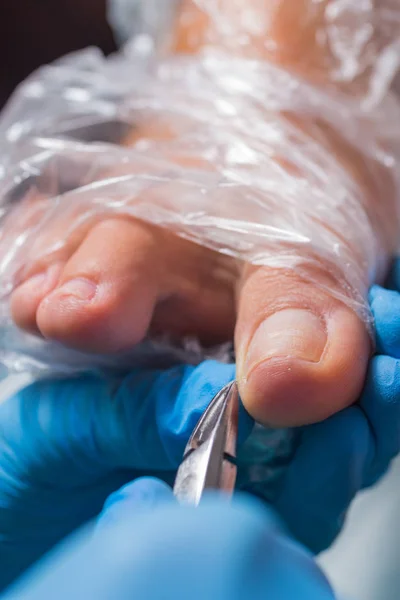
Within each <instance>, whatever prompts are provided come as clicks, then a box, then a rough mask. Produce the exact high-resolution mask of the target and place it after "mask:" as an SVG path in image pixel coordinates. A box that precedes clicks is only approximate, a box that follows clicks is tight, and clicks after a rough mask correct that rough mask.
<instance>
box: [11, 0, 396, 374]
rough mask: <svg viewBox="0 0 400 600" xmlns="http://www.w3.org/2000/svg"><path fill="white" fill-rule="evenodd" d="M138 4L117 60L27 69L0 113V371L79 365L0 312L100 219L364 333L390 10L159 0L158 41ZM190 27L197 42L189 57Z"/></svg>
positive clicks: (382, 148) (382, 226)
mask: <svg viewBox="0 0 400 600" xmlns="http://www.w3.org/2000/svg"><path fill="white" fill-rule="evenodd" d="M136 4H137V8H138V10H139V12H140V10H143V11H145V12H146V18H145V19H143V20H142V21H139V22H143V23H145V24H146V28H145V31H143V32H141V31H140V27H139V26H137V27H136V29H137V30H132V31H133V33H134V36H133V37H132V39H131V40H130V41H129V42H128V44H127V45H126V46H125V47H124V49H123V50H122V51H121V52H120V53H119V54H117V55H114V56H112V57H110V58H108V59H106V58H104V57H103V56H102V55H101V53H100V52H98V51H96V50H94V49H89V50H86V51H82V52H79V53H77V54H74V55H71V56H68V57H66V58H65V59H62V60H60V61H58V62H57V63H55V64H53V65H51V66H47V67H44V68H42V69H40V70H39V71H38V72H37V73H35V74H34V75H33V76H31V77H30V78H29V79H28V80H27V81H26V82H25V83H23V84H22V85H21V86H20V88H19V89H18V90H17V92H16V93H15V95H14V97H13V98H12V99H11V101H10V103H9V105H8V107H7V108H6V110H5V111H4V113H3V115H2V119H1V121H0V227H1V230H0V319H1V327H2V331H3V334H2V341H1V350H0V360H1V361H2V362H3V363H4V364H6V365H7V366H8V368H10V369H12V368H14V369H26V368H34V369H36V368H39V369H46V368H47V366H48V365H50V364H51V365H52V367H53V368H59V369H62V370H63V369H65V368H71V369H72V370H76V369H80V368H87V366H88V365H91V364H92V359H91V357H88V356H83V355H81V354H79V353H73V352H72V351H68V350H65V349H62V348H60V347H58V346H57V347H56V346H54V345H50V344H49V343H47V342H44V341H42V340H40V339H36V338H34V337H33V336H29V335H23V334H22V333H21V332H19V331H18V330H17V328H16V327H15V326H14V325H13V323H12V319H11V316H10V308H9V307H10V296H11V294H12V292H13V290H14V289H15V286H16V285H18V283H19V282H20V281H21V280H22V279H23V276H24V273H26V272H27V271H28V270H29V269H30V268H31V267H32V265H34V264H35V262H36V263H40V262H41V261H43V260H46V261H48V260H49V259H50V258H51V256H52V255H53V254H54V255H56V254H57V253H58V252H59V251H60V249H61V248H62V247H63V246H64V245H66V244H68V243H69V240H71V238H72V237H73V236H74V235H75V234H76V232H77V231H78V230H79V229H80V228H86V227H88V226H90V224H91V223H92V222H94V221H97V220H98V219H99V218H103V217H106V216H107V215H113V214H118V215H128V216H130V217H133V218H137V219H141V220H144V221H146V222H150V223H152V224H155V225H159V226H161V227H164V228H167V229H169V230H170V231H173V232H175V233H176V234H177V235H179V236H182V237H184V238H186V239H188V240H191V241H193V242H195V243H197V244H200V245H203V246H206V247H208V248H210V249H212V250H214V251H216V252H221V253H224V254H226V255H229V256H231V257H232V258H233V259H237V260H238V261H239V263H240V264H242V263H243V262H248V263H253V264H255V265H268V266H272V267H275V268H284V269H296V271H297V272H298V273H299V274H300V275H302V276H304V277H306V278H308V279H314V278H315V280H316V283H317V284H318V285H323V286H324V287H326V289H327V290H328V291H329V292H330V293H331V294H333V295H335V296H336V297H338V298H340V299H341V300H342V301H343V302H345V303H347V304H348V305H350V306H351V307H352V308H354V310H355V311H357V312H358V314H359V315H360V317H361V318H362V319H364V320H365V322H366V324H367V325H368V324H370V321H369V319H370V316H369V312H368V309H367V306H366V301H365V299H366V294H367V290H368V287H369V286H370V285H371V283H373V282H375V281H380V280H381V279H382V277H383V276H384V274H385V271H386V268H387V264H388V259H389V257H390V255H391V254H393V252H394V251H395V250H396V247H397V240H398V233H399V218H400V209H399V183H400V181H399V180H400V172H399V156H400V154H399V149H400V105H399V102H398V100H397V96H396V94H395V93H394V92H393V91H392V90H391V88H392V81H393V80H394V77H395V74H396V71H397V68H398V62H399V60H400V47H399V39H400V26H399V25H400V6H399V2H398V0H385V1H384V2H381V3H379V5H378V6H379V7H378V8H377V7H375V3H374V2H372V0H371V1H369V0H362V1H361V0H360V1H359V2H350V0H332V1H327V0H322V1H318V2H314V1H312V0H302V1H301V2H300V1H299V2H297V3H293V2H289V1H285V0H281V1H278V0H253V1H252V2H249V1H248V2H242V1H241V0H235V1H233V0H229V1H228V0H197V1H196V2H186V3H185V2H183V4H182V6H181V5H180V3H179V2H172V3H171V11H170V12H168V11H165V15H168V19H167V17H165V19H166V20H167V22H168V27H167V28H165V27H161V28H160V13H159V12H158V13H157V12H156V11H157V6H158V4H157V3H154V2H146V1H145V0H143V2H142V3H136ZM294 4H296V8H295V9H294V10H293V11H292V12H290V11H289V7H293V6H294ZM156 5H157V6H156ZM186 5H187V6H186ZM228 5H229V6H230V7H231V8H230V9H229V10H228V9H227V6H228ZM185 6H186V8H185ZM151 7H153V9H154V10H153V13H152V12H151V10H152V9H151ZM300 8H301V11H300V12H299V9H300ZM172 9H173V10H172ZM179 11H182V12H181V17H180V18H178V17H177V14H179ZM198 11H200V12H201V14H202V15H203V17H204V19H206V21H207V27H206V28H205V31H206V33H204V36H203V37H204V39H203V40H202V42H201V43H202V46H203V49H202V51H201V52H196V53H192V52H193V51H194V49H193V48H192V47H191V45H192V42H193V44H195V43H198V42H199V39H198V38H196V39H195V38H193V36H191V35H186V34H185V31H186V29H187V28H189V29H190V27H192V26H193V21H191V19H193V15H196V12H198ZM138 14H139V13H138ZM143 14H144V13H143ZM152 14H154V16H155V17H157V18H155V20H154V22H152V19H151V16H152ZM261 17H263V18H261ZM300 17H301V18H300ZM163 22H164V21H163ZM285 23H286V25H285ZM164 24H165V23H164ZM161 30H162V36H161ZM166 31H168V35H166ZM174 32H175V33H174ZM189 33H190V31H189ZM185 35H186V38H185ZM199 35H200V34H199ZM201 35H203V34H201ZM160 36H161V37H162V40H163V41H162V43H159V44H157V43H153V42H154V40H155V39H156V38H158V37H160ZM182 38H185V39H186V41H187V43H186V42H185V43H184V44H182V43H180V42H179V39H182ZM288 39H290V43H289V42H288ZM177 40H178V42H177ZM196 40H197V41H196ZM156 41H159V40H158V39H157V40H156ZM260 44H261V46H260ZM181 46H182V47H181ZM168 48H169V50H168ZM301 48H303V50H304V51H303V54H302V53H301V52H300V50H301ZM184 51H185V52H184ZM316 52H317V54H316ZM321 272H324V273H326V274H327V276H326V277H324V278H321V277H320V276H319V275H320V273H321ZM146 343H147V342H146ZM150 346H151V347H153V346H152V345H151V344H150ZM161 347H162V351H161V354H162V355H163V353H164V352H165V349H166V347H167V346H165V345H164V344H163V343H161ZM143 348H144V347H143V346H141V347H140V349H139V350H138V349H134V350H133V351H132V352H133V354H132V355H131V354H129V356H128V357H127V359H126V361H127V364H132V361H134V360H136V359H133V358H132V356H133V355H135V356H136V355H137V354H138V353H139V354H141V351H142V349H143ZM150 353H151V352H150ZM167 353H168V352H167ZM177 353H178V354H177V355H176V357H175V359H176V360H181V359H182V357H184V358H185V359H186V360H190V361H194V362H196V361H197V360H199V357H201V356H202V351H201V349H199V348H198V347H195V346H190V348H189V349H188V348H187V346H184V347H183V348H182V349H177ZM175 359H174V360H175ZM95 362H96V365H97V366H101V367H104V366H107V365H113V364H115V363H117V364H118V365H119V366H121V365H122V364H125V363H124V361H122V359H121V357H117V358H115V357H110V358H108V357H104V358H103V359H101V360H97V359H96V361H95Z"/></svg>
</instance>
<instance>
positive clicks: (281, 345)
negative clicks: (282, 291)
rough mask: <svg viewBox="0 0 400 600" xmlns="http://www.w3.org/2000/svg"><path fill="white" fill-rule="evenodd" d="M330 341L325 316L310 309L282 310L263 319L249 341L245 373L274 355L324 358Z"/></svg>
mask: <svg viewBox="0 0 400 600" xmlns="http://www.w3.org/2000/svg"><path fill="white" fill-rule="evenodd" d="M326 341H327V332H326V326H325V324H324V322H323V320H322V319H320V318H319V317H317V316H316V315H314V314H313V313H312V312H310V311H309V310H304V309H285V310H281V311H279V312H277V313H275V314H273V315H271V316H270V317H268V318H267V319H266V320H265V321H263V322H262V323H261V325H260V326H259V327H258V329H257V330H256V332H255V334H254V336H253V339H252V341H251V343H250V346H249V349H248V352H247V357H246V361H245V368H244V376H245V377H246V378H247V377H248V376H249V375H250V373H251V371H253V369H255V368H256V367H257V366H258V365H259V364H260V363H262V362H264V361H265V360H267V359H269V358H272V357H280V358H283V357H285V358H295V359H299V360H304V361H307V362H314V363H316V362H318V361H319V360H320V359H321V356H322V353H323V351H324V348H325V345H326Z"/></svg>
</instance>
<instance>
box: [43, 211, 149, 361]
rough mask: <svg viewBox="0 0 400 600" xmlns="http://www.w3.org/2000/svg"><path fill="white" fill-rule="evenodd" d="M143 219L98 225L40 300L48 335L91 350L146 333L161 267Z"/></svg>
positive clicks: (128, 342)
mask: <svg viewBox="0 0 400 600" xmlns="http://www.w3.org/2000/svg"><path fill="white" fill-rule="evenodd" d="M160 266H161V265H160V262H159V252H158V249H157V244H156V243H155V239H154V237H153V236H152V234H151V231H150V230H149V228H147V227H146V226H145V225H143V224H141V223H138V222H135V221H131V220H128V219H125V220H123V219H109V220H106V221H103V222H102V223H99V224H98V225H95V226H94V227H93V228H92V229H91V230H90V231H89V233H88V234H87V236H86V238H85V239H84V241H83V242H82V244H81V245H80V247H79V248H78V250H77V251H76V252H75V253H74V254H73V255H72V257H71V258H70V260H69V261H68V262H67V264H66V265H65V268H64V270H63V273H62V275H61V278H60V282H59V285H58V287H57V288H56V289H55V290H54V291H53V292H52V293H51V294H49V295H48V296H46V298H45V299H44V300H43V301H42V302H41V303H40V305H39V306H38V309H37V315H36V317H37V324H38V327H39V330H40V332H41V333H42V334H43V335H44V336H45V337H46V338H49V339H53V340H57V341H60V342H62V343H64V344H67V345H69V346H71V347H75V348H79V349H82V350H87V351H92V352H97V351H99V350H100V351H101V352H116V351H120V350H124V349H127V348H128V347H130V346H132V345H133V344H135V343H137V342H139V341H140V340H141V339H143V337H144V336H145V334H146V332H147V329H148V327H149V323H150V320H151V317H152V314H153V310H154V305H155V302H156V300H157V296H158V290H157V281H158V280H159V277H158V272H159V269H160Z"/></svg>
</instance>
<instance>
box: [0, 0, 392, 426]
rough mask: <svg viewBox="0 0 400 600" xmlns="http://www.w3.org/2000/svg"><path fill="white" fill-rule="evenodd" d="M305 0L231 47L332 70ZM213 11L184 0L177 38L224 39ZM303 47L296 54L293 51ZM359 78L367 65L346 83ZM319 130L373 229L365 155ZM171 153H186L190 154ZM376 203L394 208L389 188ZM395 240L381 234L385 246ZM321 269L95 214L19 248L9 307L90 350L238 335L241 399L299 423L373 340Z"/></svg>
mask: <svg viewBox="0 0 400 600" xmlns="http://www.w3.org/2000/svg"><path fill="white" fill-rule="evenodd" d="M310 3H311V4H314V3H313V2H312V0H301V2H300V1H299V2H297V3H293V2H292V1H291V0H287V1H282V2H281V3H279V4H280V9H279V10H275V9H274V10H273V6H274V5H276V3H275V2H273V1H272V0H271V2H270V3H268V2H265V1H264V2H263V4H264V6H270V8H271V11H270V15H269V17H270V18H269V20H268V23H269V24H268V28H269V30H268V31H269V32H268V35H269V37H270V38H271V39H273V40H275V42H277V43H275V46H274V47H275V51H274V52H270V51H269V50H266V45H265V43H264V42H265V35H266V34H265V31H264V32H263V31H261V33H260V34H257V35H254V39H253V40H252V43H248V44H246V46H245V47H244V48H243V50H240V49H239V50H238V48H237V47H236V46H235V51H236V52H239V54H240V53H241V52H243V53H245V54H246V53H250V54H251V55H253V56H256V57H257V58H259V59H260V58H261V59H265V60H271V61H275V62H276V63H277V64H280V65H281V66H284V67H285V68H288V69H291V70H293V71H296V70H297V71H299V70H301V71H302V75H304V74H306V75H307V76H308V78H309V80H311V81H312V82H313V83H315V84H316V85H318V84H319V83H320V82H321V81H323V80H324V78H325V79H328V78H329V69H330V68H331V67H332V64H333V57H330V56H329V55H328V54H327V55H326V56H323V55H322V54H321V52H319V53H317V54H315V47H314V43H315V39H316V35H315V32H316V30H317V29H318V27H320V25H321V22H320V21H321V20H322V19H323V15H324V10H323V9H324V6H325V4H327V3H326V2H324V1H323V2H319V3H318V10H316V11H314V13H313V19H312V20H311V21H309V22H308V23H307V26H304V27H303V28H299V26H298V19H296V14H297V12H296V11H297V8H296V10H293V7H294V4H296V7H298V9H299V10H300V9H302V10H308V8H309V6H308V5H309V4H310ZM217 4H218V6H219V10H220V11H222V12H223V13H224V11H225V14H226V16H227V18H232V20H233V22H234V21H235V19H236V18H239V17H240V11H239V12H238V14H236V13H235V6H236V7H237V6H239V4H240V3H239V4H238V2H237V1H236V2H229V1H225V0H220V2H219V3H216V5H217ZM243 4H245V3H243ZM247 5H248V6H249V7H250V8H254V10H255V11H257V10H258V9H257V6H258V5H260V2H259V0H247ZM230 7H231V8H230ZM232 7H233V8H232ZM264 16H265V15H264ZM267 16H268V15H267ZM297 16H298V15H297ZM215 22H216V21H213V20H212V19H210V18H209V16H208V15H206V14H205V13H204V12H203V11H201V9H200V8H199V7H198V6H197V4H196V3H194V2H191V1H190V0H188V1H187V2H184V3H183V8H182V12H181V14H180V17H179V18H178V20H177V24H176V31H175V34H174V36H173V51H174V52H176V53H182V52H185V53H192V54H196V53H197V52H198V51H200V50H201V49H202V48H203V47H204V46H205V45H207V44H212V45H218V44H220V45H221V47H228V48H229V47H230V43H231V42H232V39H231V38H229V36H228V37H227V38H225V37H224V36H222V35H221V33H220V31H219V30H218V31H214V29H213V28H214V27H215ZM294 31H296V32H297V35H293V32H294ZM278 42H279V43H278ZM277 48H278V49H279V51H277V50H276V49H277ZM326 52H327V53H328V50H326ZM299 53H301V55H302V56H303V60H302V61H298V63H297V62H296V60H295V57H297V56H298V54H299ZM316 56H318V60H317V59H316V58H315V57H316ZM307 65H308V67H307ZM360 82H361V83H360ZM346 85H347V84H346ZM361 88H362V76H360V79H359V80H357V85H356V88H355V89H356V90H359V89H361ZM169 135H170V134H169V132H168V130H164V129H163V127H162V126H160V127H159V128H158V127H157V126H154V125H153V126H152V127H146V125H145V124H144V125H143V127H142V128H141V129H139V131H136V132H135V133H134V134H132V135H131V136H129V137H128V138H127V139H126V140H125V142H124V143H125V144H126V145H129V146H131V145H134V144H137V143H138V141H140V140H141V139H147V140H148V139H150V140H152V141H153V142H154V141H155V140H157V139H165V137H167V138H168V136H169ZM327 136H328V138H329V140H330V144H331V147H332V151H333V152H335V154H336V156H337V157H338V160H339V161H340V162H341V164H342V165H344V166H345V168H346V170H347V171H348V173H349V174H350V175H351V177H353V178H354V180H355V181H356V182H357V184H358V185H359V187H360V189H361V190H362V192H363V198H362V202H363V203H364V205H365V210H366V212H367V213H372V214H375V213H376V215H377V218H376V219H375V220H376V223H377V228H379V227H380V220H379V218H378V216H379V214H378V212H377V210H378V209H377V208H376V199H375V198H374V197H373V194H372V193H371V192H370V189H371V186H370V181H369V175H368V168H367V167H368V165H366V164H365V161H364V160H363V158H362V157H361V156H360V155H359V154H358V153H357V151H356V150H355V149H353V148H350V147H349V146H346V145H345V144H344V143H343V141H342V140H341V139H339V138H338V139H337V136H336V134H334V133H333V132H332V133H331V134H330V133H329V132H327ZM177 161H178V162H179V164H185V159H182V158H177ZM390 185H391V183H390V182H388V185H387V190H388V189H389V188H390ZM45 205H46V198H43V197H41V196H40V195H39V194H34V193H33V194H31V195H30V197H29V198H26V199H25V200H24V201H23V202H22V203H21V204H20V206H19V207H18V208H17V209H16V210H15V211H14V213H12V214H11V217H10V219H9V221H8V224H7V228H6V234H5V235H6V236H10V238H12V237H13V236H15V234H16V232H17V231H21V229H23V227H24V226H27V225H29V224H31V223H34V222H35V219H38V218H39V217H40V215H41V214H42V211H43V210H45ZM384 209H385V210H386V211H389V212H390V211H394V201H393V194H391V193H389V192H388V193H387V203H386V205H385V207H384ZM374 211H375V212H374ZM78 212H79V209H78ZM72 216H73V217H76V214H74V215H72ZM72 216H71V218H72ZM389 221H390V219H389ZM67 225H68V224H67V223H65V216H60V219H59V220H57V218H55V219H53V221H52V224H51V227H50V228H49V229H48V230H46V231H45V232H44V233H42V234H41V236H40V237H39V239H37V240H35V245H36V248H35V252H34V253H33V254H40V252H37V250H38V248H40V246H41V245H42V246H43V247H46V246H48V245H52V244H53V243H56V242H57V240H59V239H60V238H62V237H63V232H64V231H65V228H66V226H67ZM391 235H392V234H391ZM382 237H384V236H382ZM389 237H390V236H389ZM390 250H391V248H390V243H389V242H388V246H387V248H386V253H387V257H388V256H389V253H390ZM329 277H330V276H329V274H328V266H327V268H326V271H325V270H324V268H323V263H322V268H320V269H319V270H318V271H316V272H315V273H314V274H313V278H312V279H313V280H314V282H312V279H311V278H310V279H305V278H302V277H300V275H299V274H297V273H296V272H294V271H293V270H291V269H274V268H270V267H263V266H254V265H249V264H245V263H242V262H240V261H237V260H234V259H232V258H230V257H227V256H224V255H222V254H218V253H216V252H213V251H211V250H209V249H207V248H204V247H201V246H198V245H196V244H194V243H191V242H188V241H186V240H184V239H181V238H178V237H176V236H174V235H173V234H172V233H170V232H168V231H167V230H164V229H161V228H158V227H155V226H152V225H149V224H146V223H144V222H141V221H139V220H135V219H132V218H129V217H125V216H115V215H114V216H112V215H105V216H104V215H103V216H101V215H100V216H99V217H98V218H97V219H96V220H95V221H90V222H87V223H86V224H85V225H84V226H82V227H80V228H77V230H76V231H75V232H74V234H73V235H72V236H70V237H69V238H68V240H67V242H66V244H65V245H64V246H63V247H62V248H60V249H58V250H56V251H55V252H53V253H52V254H51V255H49V256H45V257H44V258H42V259H40V260H35V261H33V263H30V262H29V261H27V264H26V266H25V268H24V269H23V271H22V272H21V273H20V275H19V280H18V282H17V283H18V285H17V286H16V288H15V290H14V292H13V294H12V298H11V308H12V315H13V318H14V320H15V322H16V324H17V325H18V326H19V327H21V328H22V329H24V330H26V331H28V332H30V333H34V334H37V335H41V336H43V337H44V338H47V339H51V340H56V341H58V342H61V343H63V344H65V345H67V346H70V347H73V348H78V349H82V350H85V351H90V352H95V353H98V352H100V353H102V352H107V353H108V352H119V351H122V350H125V349H128V348H130V347H132V346H133V345H134V344H137V343H139V342H140V341H141V340H143V338H144V337H145V336H146V335H147V334H148V333H151V334H153V333H161V332H168V333H170V334H172V335H173V336H177V337H180V336H184V335H195V336H196V337H198V338H199V339H200V340H201V341H202V342H203V343H204V344H216V343H220V342H224V341H227V340H231V339H233V338H234V340H235V350H236V357H237V376H238V383H239V387H240V392H241V396H242V399H243V402H244V404H245V406H246V408H247V409H248V411H249V412H250V413H251V415H252V416H253V417H254V418H255V419H256V420H258V421H260V422H262V423H265V424H268V425H273V426H297V425H302V424H307V423H312V422H316V421H320V420H322V419H324V418H326V417H328V416H330V415H332V414H334V413H335V412H337V411H339V410H341V409H343V408H345V407H346V406H348V405H350V404H351V403H353V402H354V401H355V400H356V399H357V397H358V395H359V393H360V391H361V389H362V386H363V382H364V377H365V373H366V367H367V362H368V359H369V356H370V353H371V343H370V337H369V334H368V332H367V329H366V327H365V325H364V323H363V322H362V321H361V320H360V318H359V317H358V316H357V314H356V313H355V312H354V311H353V310H352V309H351V308H350V307H349V306H347V305H345V304H344V303H342V302H341V301H340V300H339V299H337V298H335V296H334V295H333V294H332V293H330V292H329V291H325V289H324V286H323V285H319V283H321V284H323V283H324V280H325V279H329ZM315 282H317V283H315ZM335 285H338V286H339V284H335V282H333V281H329V287H330V289H331V290H332V289H334V287H335Z"/></svg>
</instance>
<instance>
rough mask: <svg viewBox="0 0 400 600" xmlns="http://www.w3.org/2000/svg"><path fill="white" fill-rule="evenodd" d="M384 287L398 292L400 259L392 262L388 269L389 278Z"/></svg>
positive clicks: (399, 287) (399, 288) (399, 290)
mask: <svg viewBox="0 0 400 600" xmlns="http://www.w3.org/2000/svg"><path fill="white" fill-rule="evenodd" d="M385 287H387V288H389V289H391V290H395V291H397V292H400V259H399V258H396V259H395V260H394V261H393V265H392V268H391V269H390V273H389V277H388V278H387V281H386V284H385Z"/></svg>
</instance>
